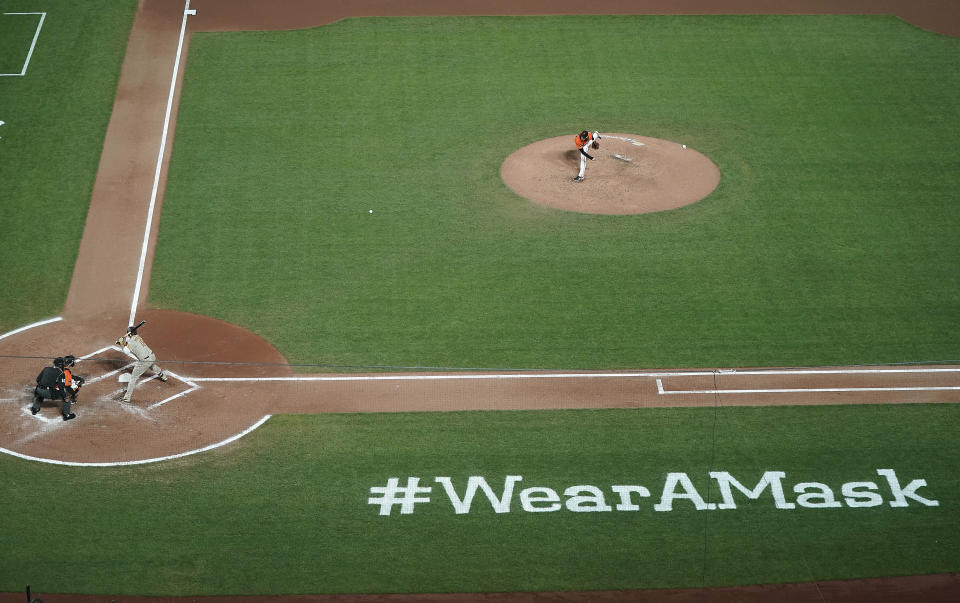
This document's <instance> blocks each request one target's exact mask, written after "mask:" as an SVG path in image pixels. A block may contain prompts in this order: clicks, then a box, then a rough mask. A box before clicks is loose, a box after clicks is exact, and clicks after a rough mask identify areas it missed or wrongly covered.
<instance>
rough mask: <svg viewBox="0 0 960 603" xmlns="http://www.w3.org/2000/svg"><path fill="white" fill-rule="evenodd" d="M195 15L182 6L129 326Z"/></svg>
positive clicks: (134, 306) (143, 264) (148, 240)
mask: <svg viewBox="0 0 960 603" xmlns="http://www.w3.org/2000/svg"><path fill="white" fill-rule="evenodd" d="M191 14H196V11H191V10H190V0H186V3H185V4H184V5H183V20H182V21H181V23H180V39H179V40H178V41H177V57H176V59H175V60H174V62H173V75H172V76H171V77H170V93H169V94H168V95H167V109H166V113H165V114H164V117H163V134H162V135H161V137H160V151H159V153H158V154H157V169H156V171H155V172H154V174H153V190H152V191H151V193H150V205H149V207H148V208H147V225H146V227H145V228H144V230H143V245H142V246H141V248H140V265H139V266H138V268H137V283H136V285H135V286H134V288H133V300H132V301H131V302H130V325H131V326H132V325H133V322H134V319H135V318H136V315H137V305H138V304H139V303H140V289H141V288H142V287H143V271H144V269H145V267H146V264H147V249H148V248H149V247H150V230H151V229H152V228H153V214H154V210H155V209H156V206H157V192H158V191H159V190H160V173H161V171H162V170H163V154H164V153H165V152H166V149H167V135H168V133H169V131H170V114H171V111H172V110H173V97H174V92H175V91H176V89H177V74H178V73H179V72H180V55H181V53H182V52H183V37H184V35H185V33H186V30H187V17H189V16H190V15H191Z"/></svg>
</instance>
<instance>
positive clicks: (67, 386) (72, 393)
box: [30, 356, 83, 421]
mask: <svg viewBox="0 0 960 603" xmlns="http://www.w3.org/2000/svg"><path fill="white" fill-rule="evenodd" d="M75 362H76V358H74V357H73V356H66V357H61V356H58V357H56V358H54V359H53V366H48V367H44V369H43V370H42V371H40V374H39V375H37V386H36V387H35V388H33V405H32V406H30V412H31V413H33V414H37V413H38V412H40V404H42V403H43V401H44V400H59V401H60V415H61V416H62V417H63V420H64V421H69V420H70V419H76V418H77V415H75V414H73V413H72V412H70V404H71V403H73V402H76V401H77V390H79V389H80V386H81V385H82V384H83V380H82V379H81V378H79V377H77V378H76V379H74V377H73V373H72V371H71V370H70V368H71V367H72V366H73V365H74V364H75Z"/></svg>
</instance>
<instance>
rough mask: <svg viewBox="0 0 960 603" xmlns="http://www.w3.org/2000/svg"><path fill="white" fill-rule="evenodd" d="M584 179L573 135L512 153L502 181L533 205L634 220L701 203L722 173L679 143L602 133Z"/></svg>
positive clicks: (709, 162) (705, 158)
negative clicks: (579, 175)
mask: <svg viewBox="0 0 960 603" xmlns="http://www.w3.org/2000/svg"><path fill="white" fill-rule="evenodd" d="M600 136H601V140H600V149H599V150H597V151H591V152H590V154H591V155H593V156H594V157H595V159H596V160H595V161H588V162H587V169H586V172H585V175H586V178H585V180H584V181H583V182H574V181H573V177H574V176H576V175H577V171H578V170H579V169H580V163H579V158H578V157H579V156H578V152H577V149H576V147H575V145H574V141H573V139H574V135H573V134H569V135H565V136H557V137H555V138H547V139H544V140H540V141H537V142H535V143H533V144H530V145H527V146H525V147H523V148H521V149H518V150H516V151H514V152H513V153H512V154H510V156H509V157H507V159H506V160H505V161H504V162H503V165H502V166H501V168H500V176H501V177H502V178H503V181H504V182H505V183H506V185H507V186H509V187H510V188H511V189H513V190H514V191H515V192H516V193H517V194H519V195H521V196H523V197H526V198H527V199H529V200H530V201H533V202H534V203H538V204H540V205H545V206H547V207H552V208H555V209H562V210H565V211H573V212H580V213H590V214H609V215H630V214H644V213H650V212H655V211H664V210H668V209H676V208H678V207H683V206H685V205H690V204H692V203H696V202H697V201H700V200H701V199H703V198H704V197H706V196H707V195H709V194H710V193H711V192H713V190H714V189H715V188H717V185H718V184H719V183H720V169H719V168H718V167H717V166H716V165H715V164H714V163H713V161H711V160H710V159H709V158H708V157H707V156H706V155H704V154H703V153H700V152H698V151H696V150H695V149H692V148H690V147H689V146H686V147H685V146H684V145H683V144H681V143H679V142H673V141H670V140H663V139H660V138H650V137H648V136H638V135H636V134H604V133H601V134H600Z"/></svg>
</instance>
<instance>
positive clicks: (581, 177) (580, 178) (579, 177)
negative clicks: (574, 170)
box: [573, 176, 583, 182]
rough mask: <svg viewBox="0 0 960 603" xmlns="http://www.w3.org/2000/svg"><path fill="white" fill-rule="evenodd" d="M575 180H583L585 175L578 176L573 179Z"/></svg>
mask: <svg viewBox="0 0 960 603" xmlns="http://www.w3.org/2000/svg"><path fill="white" fill-rule="evenodd" d="M573 181H574V182H583V176H577V177H576V178H574V179H573Z"/></svg>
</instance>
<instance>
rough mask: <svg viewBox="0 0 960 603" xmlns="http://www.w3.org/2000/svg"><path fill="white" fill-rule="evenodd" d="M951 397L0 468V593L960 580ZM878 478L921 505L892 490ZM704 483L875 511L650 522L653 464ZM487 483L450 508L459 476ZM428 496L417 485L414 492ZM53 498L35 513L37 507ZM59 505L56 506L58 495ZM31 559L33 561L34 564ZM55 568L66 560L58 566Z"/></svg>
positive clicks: (431, 426)
mask: <svg viewBox="0 0 960 603" xmlns="http://www.w3.org/2000/svg"><path fill="white" fill-rule="evenodd" d="M958 413H960V406H956V405H905V406H896V407H895V406H859V407H852V406H841V407H829V406H821V407H810V406H807V407H795V408H744V407H740V408H731V407H719V408H713V407H706V408H696V409H641V410H596V411H526V412H457V413H400V414H385V415H377V414H353V415H329V414H328V415H311V416H278V417H274V418H272V419H270V421H268V422H267V423H266V425H265V426H264V427H262V428H260V429H259V430H258V431H256V432H254V433H253V434H251V435H248V436H247V437H245V438H244V439H242V440H240V442H239V443H235V444H232V445H230V447H228V448H226V449H221V450H219V451H215V452H211V453H206V454H203V455H199V456H194V457H189V458H187V459H182V460H179V461H173V462H164V463H159V464H155V465H146V466H140V467H127V468H111V469H99V468H71V467H54V466H41V465H38V464H36V463H31V462H27V461H21V460H18V459H14V458H11V457H8V456H2V457H0V480H2V482H3V483H4V485H5V494H4V504H5V508H6V509H7V510H8V511H9V512H7V513H4V514H2V516H0V567H3V568H4V571H3V572H0V591H16V590H18V589H20V588H22V586H23V584H24V581H25V580H28V579H29V580H32V581H33V583H34V584H43V585H44V589H46V591H48V592H80V593H104V594H106V593H113V594H152V595H225V594H237V595H240V594H281V593H350V592H448V591H449V592H463V591H486V592H497V591H513V590H524V591H537V590H547V591H550V590H561V589H563V590H591V589H632V588H652V587H680V586H691V587H699V586H710V585H727V584H752V583H765V582H793V581H809V580H829V579H843V578H855V577H874V576H886V575H901V574H919V573H927V572H952V571H957V570H958V569H960V555H958V552H957V551H960V531H958V530H957V529H956V527H957V526H958V525H960V517H958V513H960V508H958V505H957V501H958V500H960V479H958V476H957V472H956V467H957V466H958V463H960V454H958V452H957V447H956V446H955V445H954V442H956V440H957V438H958V436H960V432H958V425H960V416H958ZM881 468H892V469H894V470H895V471H896V472H897V475H898V477H899V478H900V479H901V480H902V483H903V485H904V487H906V486H907V483H908V482H909V481H911V480H914V479H925V480H926V486H923V487H920V488H919V489H918V490H917V491H916V492H917V494H919V495H921V496H924V497H928V498H929V499H933V500H936V501H938V502H939V506H935V507H928V506H923V505H920V504H918V503H917V502H915V501H911V503H910V505H909V506H908V507H906V508H896V507H893V506H891V505H890V504H889V502H891V501H892V500H893V499H892V497H891V496H890V495H889V490H888V489H887V487H886V485H885V481H884V480H883V479H882V478H881V477H880V476H879V475H878V474H877V472H876V471H877V469H881ZM710 471H727V472H730V473H731V474H732V475H733V476H734V477H736V478H737V479H738V480H740V481H741V482H742V483H743V484H744V485H745V486H747V487H750V488H752V487H753V486H754V485H755V484H756V483H757V482H758V480H759V479H760V476H761V475H762V474H763V472H765V471H783V472H784V473H785V474H786V478H785V479H784V480H783V484H784V490H785V492H786V497H787V499H788V500H790V501H795V500H796V499H797V495H796V494H794V493H793V490H792V488H793V486H794V485H795V484H797V483H800V482H820V483H824V484H826V485H828V486H829V487H830V488H831V489H832V490H833V492H834V493H835V495H836V498H837V500H839V501H842V500H843V496H842V494H841V491H840V490H841V484H843V483H847V482H852V481H865V482H875V483H876V484H878V485H879V489H878V490H877V492H878V493H879V494H881V495H882V497H883V499H884V501H883V503H882V504H881V505H879V506H874V507H868V508H851V507H849V506H846V505H843V506H841V507H839V508H821V509H813V508H800V507H797V508H795V509H777V508H775V506H774V502H773V498H772V496H771V495H770V491H769V490H767V491H766V492H764V493H762V494H761V495H760V496H759V498H758V499H756V500H749V499H748V498H747V497H746V496H745V495H742V494H740V493H739V492H737V491H734V495H735V501H736V505H737V508H736V509H725V510H714V511H696V510H694V506H693V503H692V502H690V501H689V500H682V499H678V500H676V501H675V502H674V508H673V510H672V511H655V510H654V508H653V505H654V504H656V503H659V502H660V497H661V490H662V489H663V486H664V480H665V478H666V475H667V473H668V472H684V473H687V474H688V476H689V477H690V480H691V483H692V484H693V485H694V487H695V488H696V489H697V491H698V492H699V493H700V495H702V496H703V497H704V499H705V500H707V501H712V502H716V503H719V502H720V501H721V496H720V493H719V491H718V488H717V485H716V483H715V482H714V481H713V480H710V479H709V478H708V477H707V476H708V473H709V472H710ZM506 475H519V476H522V477H523V480H522V481H521V482H519V483H518V484H517V486H516V489H515V492H514V496H513V500H512V504H511V506H510V510H509V512H507V513H499V514H497V513H494V512H493V510H492V507H491V505H490V503H489V502H488V501H487V499H486V497H485V496H484V495H483V494H482V492H478V493H477V495H476V498H475V499H474V502H473V506H472V508H471V511H470V512H469V513H466V514H455V513H454V512H453V509H452V506H451V504H450V503H449V502H448V500H447V498H446V496H445V495H444V494H443V488H442V486H441V485H440V484H439V483H437V482H435V481H434V478H435V477H437V476H448V477H450V478H451V480H452V483H454V484H455V485H456V487H457V490H458V492H459V493H460V495H463V493H464V486H465V482H466V480H467V478H468V477H469V476H484V477H485V479H486V480H487V481H488V482H489V483H490V485H491V487H492V488H493V489H494V490H495V491H496V493H497V495H499V494H500V492H501V491H502V489H503V484H504V477H505V476H506ZM390 477H399V478H400V483H401V484H406V480H407V478H408V477H420V478H421V482H420V486H421V487H422V486H432V487H433V490H432V492H431V493H430V494H429V497H430V499H431V502H429V503H421V504H417V505H415V507H414V509H413V512H412V513H411V514H401V513H400V507H399V506H396V507H394V508H393V509H392V512H391V514H390V515H389V516H381V515H379V506H378V505H371V504H368V497H370V496H371V492H370V488H371V487H374V486H384V485H385V484H386V482H387V479H388V478H390ZM614 484H628V485H629V484H638V485H644V486H646V487H648V488H649V490H650V492H651V496H650V497H649V498H634V501H635V502H636V503H637V505H638V509H637V510H634V511H617V510H611V511H607V512H584V513H576V512H572V511H569V510H567V509H566V508H562V509H560V510H558V511H555V512H544V513H531V512H526V511H524V510H523V509H522V508H521V504H520V498H519V493H520V490H521V489H523V488H528V487H533V486H539V487H549V488H552V489H554V490H555V491H556V492H558V493H561V500H566V497H565V496H562V492H563V491H564V489H565V488H567V487H569V486H573V485H593V486H596V487H597V488H599V489H600V490H601V491H602V492H604V493H605V502H606V503H607V504H608V505H611V506H614V505H616V504H618V503H619V502H620V500H619V497H618V496H616V495H614V494H613V493H612V492H611V489H610V487H611V486H612V485H614ZM421 496H422V494H421ZM38 501H47V502H50V504H49V505H48V504H39V505H38ZM54 503H55V504H54ZM38 560H46V561H47V562H45V563H40V562H39V561H38ZM60 560H62V562H61V561H60Z"/></svg>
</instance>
